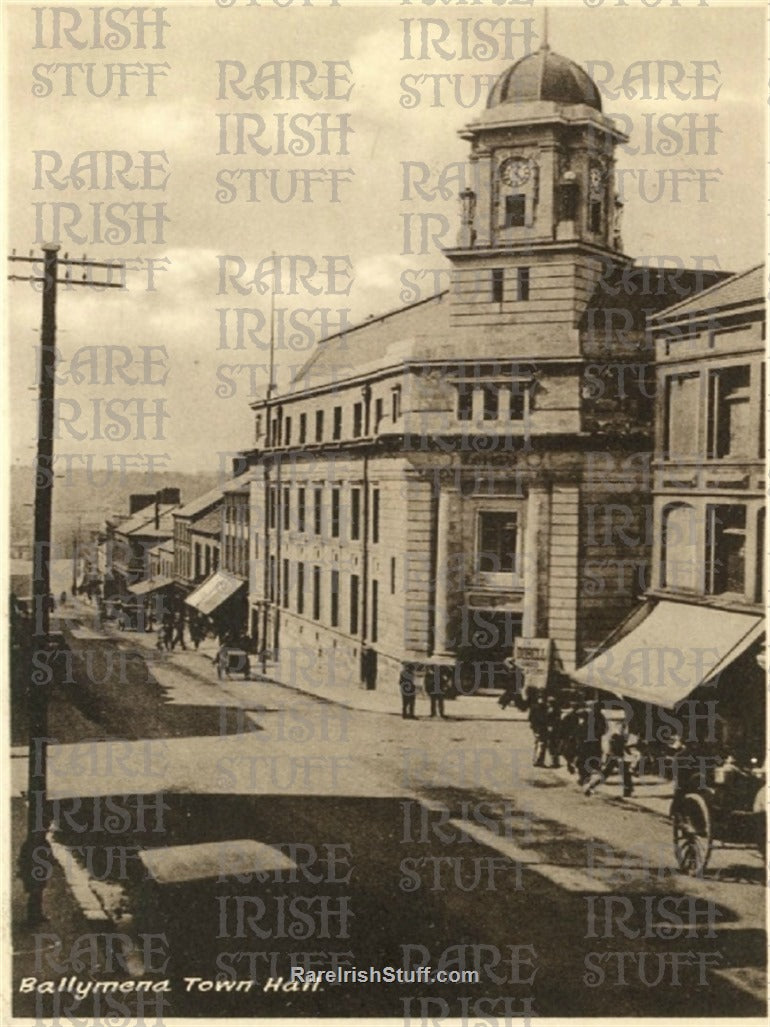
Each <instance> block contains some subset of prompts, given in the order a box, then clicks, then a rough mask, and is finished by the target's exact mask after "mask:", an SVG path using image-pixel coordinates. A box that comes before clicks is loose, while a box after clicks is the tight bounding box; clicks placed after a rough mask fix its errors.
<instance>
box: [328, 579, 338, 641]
mask: <svg viewBox="0 0 770 1027" xmlns="http://www.w3.org/2000/svg"><path fill="white" fill-rule="evenodd" d="M329 598H330V600H331V603H330V605H331V612H330V620H331V626H332V627H333V628H337V627H339V624H340V572H339V571H332V573H331V591H330V593H329Z"/></svg>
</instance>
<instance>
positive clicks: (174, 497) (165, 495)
mask: <svg viewBox="0 0 770 1027" xmlns="http://www.w3.org/2000/svg"><path fill="white" fill-rule="evenodd" d="M157 498H158V502H159V503H163V504H164V505H168V506H179V504H180V503H181V501H182V500H181V498H180V493H179V489H171V488H165V489H159V490H158V494H157Z"/></svg>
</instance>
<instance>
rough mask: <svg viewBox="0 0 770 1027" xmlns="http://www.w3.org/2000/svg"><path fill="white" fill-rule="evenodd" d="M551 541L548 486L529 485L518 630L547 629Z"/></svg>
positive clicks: (536, 632) (539, 634)
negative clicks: (522, 601)
mask: <svg viewBox="0 0 770 1027" xmlns="http://www.w3.org/2000/svg"><path fill="white" fill-rule="evenodd" d="M550 542H551V489H550V486H548V485H531V486H530V488H529V494H528V496H527V519H526V526H525V529H524V562H523V567H522V574H523V577H524V603H523V617H522V634H523V635H524V637H525V638H543V637H545V636H546V635H547V633H548V570H549V567H548V564H549V559H548V558H549V551H550Z"/></svg>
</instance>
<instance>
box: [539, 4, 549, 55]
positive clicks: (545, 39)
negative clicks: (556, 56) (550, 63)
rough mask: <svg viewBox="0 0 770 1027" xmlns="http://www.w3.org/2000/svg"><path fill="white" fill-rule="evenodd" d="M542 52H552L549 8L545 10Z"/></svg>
mask: <svg viewBox="0 0 770 1027" xmlns="http://www.w3.org/2000/svg"><path fill="white" fill-rule="evenodd" d="M540 49H541V50H550V47H549V45H548V8H547V7H544V8H543V42H542V43H541V44H540Z"/></svg>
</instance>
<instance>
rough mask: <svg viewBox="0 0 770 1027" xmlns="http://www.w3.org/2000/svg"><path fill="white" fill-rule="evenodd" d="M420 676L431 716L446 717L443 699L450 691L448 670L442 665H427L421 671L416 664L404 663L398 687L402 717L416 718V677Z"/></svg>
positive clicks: (417, 688) (417, 686)
mask: <svg viewBox="0 0 770 1027" xmlns="http://www.w3.org/2000/svg"><path fill="white" fill-rule="evenodd" d="M419 676H421V677H422V682H421V683H422V687H423V689H424V691H425V694H426V695H427V696H428V698H429V699H430V715H431V717H441V718H442V719H444V720H445V719H446V713H445V712H444V700H445V699H446V698H447V695H448V694H449V692H450V682H449V676H450V672H448V671H447V669H446V668H444V667H438V666H429V667H427V668H426V669H425V670H424V671H421V670H420V668H419V667H417V666H411V665H406V666H404V667H402V669H401V676H400V677H399V682H398V683H399V688H400V689H401V716H402V717H403V718H404V719H410V720H414V719H416V713H415V706H416V704H417V692H418V690H419V683H418V677H419Z"/></svg>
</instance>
